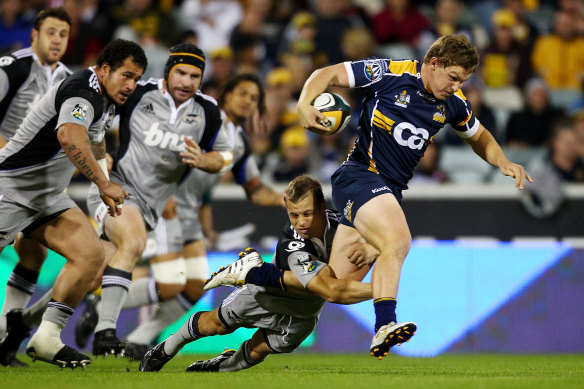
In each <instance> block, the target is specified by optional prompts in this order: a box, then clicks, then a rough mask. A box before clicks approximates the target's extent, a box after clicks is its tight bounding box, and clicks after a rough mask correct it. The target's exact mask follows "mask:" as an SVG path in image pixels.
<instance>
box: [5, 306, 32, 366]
mask: <svg viewBox="0 0 584 389" xmlns="http://www.w3.org/2000/svg"><path fill="white" fill-rule="evenodd" d="M30 331H31V329H30V328H28V327H27V325H26V324H24V321H22V309H12V310H10V311H8V313H7V314H6V336H5V337H4V339H2V341H0V365H2V366H15V364H18V362H20V361H18V359H16V353H17V352H18V349H19V347H20V344H21V343H22V342H23V341H24V340H25V339H26V338H28V337H29V336H30ZM15 361H17V362H15ZM20 363H23V364H24V362H20ZM25 365H26V364H25Z"/></svg>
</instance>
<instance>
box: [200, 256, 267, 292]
mask: <svg viewBox="0 0 584 389" xmlns="http://www.w3.org/2000/svg"><path fill="white" fill-rule="evenodd" d="M262 263H263V260H262V257H261V256H260V254H259V253H258V252H257V251H256V250H254V249H253V248H251V247H248V248H247V249H245V250H244V251H242V252H240V253H239V258H238V259H237V261H235V262H233V263H232V264H231V265H228V266H226V267H222V268H221V269H219V271H217V272H215V273H213V274H211V278H209V279H208V280H206V281H205V286H204V287H203V289H204V290H210V289H213V288H216V287H218V286H221V285H225V286H235V287H239V286H243V285H245V276H246V275H247V273H248V272H249V270H250V269H251V268H253V267H257V266H261V264H262Z"/></svg>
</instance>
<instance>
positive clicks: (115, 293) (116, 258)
mask: <svg viewBox="0 0 584 389" xmlns="http://www.w3.org/2000/svg"><path fill="white" fill-rule="evenodd" d="M104 231H105V233H106V235H107V237H108V238H109V239H110V241H111V242H112V243H113V244H114V245H115V246H116V251H115V252H114V253H113V255H112V257H111V258H109V259H108V266H107V267H106V268H105V270H104V274H103V280H102V292H101V297H102V301H101V308H100V314H99V321H98V323H97V326H96V328H95V338H94V340H93V350H92V352H93V354H95V355H104V356H106V355H108V354H110V353H111V354H116V355H122V354H123V352H124V347H125V344H124V343H123V342H122V341H121V340H119V338H118V337H117V335H116V325H117V321H118V317H119V315H120V311H121V309H122V306H123V305H124V302H125V300H126V296H127V294H128V290H129V288H130V285H131V282H132V271H133V270H134V267H135V266H136V263H137V262H138V260H139V259H140V257H141V255H142V252H143V251H144V247H145V246H146V239H147V236H146V226H145V224H144V219H143V218H142V215H141V214H140V211H139V210H138V209H137V208H136V207H134V206H132V205H131V204H127V205H125V206H124V210H123V213H122V215H120V216H117V217H111V216H108V217H107V218H106V219H105V223H104Z"/></svg>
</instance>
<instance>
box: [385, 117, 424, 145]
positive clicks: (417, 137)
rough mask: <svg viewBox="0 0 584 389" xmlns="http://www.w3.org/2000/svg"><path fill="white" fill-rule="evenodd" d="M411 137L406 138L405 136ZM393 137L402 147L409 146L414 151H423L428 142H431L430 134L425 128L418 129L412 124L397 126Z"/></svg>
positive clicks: (404, 123) (406, 123) (403, 123)
mask: <svg viewBox="0 0 584 389" xmlns="http://www.w3.org/2000/svg"><path fill="white" fill-rule="evenodd" d="M406 134H407V135H409V136H408V137H404V135H406ZM393 137H394V138H395V140H396V141H397V143H398V144H399V145H401V146H407V147H409V148H410V149H413V150H421V149H422V147H424V144H425V143H426V142H429V141H430V139H429V138H430V133H428V130H426V129H424V128H419V127H418V128H416V126H414V125H413V124H412V123H408V122H402V123H400V124H398V125H397V126H395V128H394V130H393Z"/></svg>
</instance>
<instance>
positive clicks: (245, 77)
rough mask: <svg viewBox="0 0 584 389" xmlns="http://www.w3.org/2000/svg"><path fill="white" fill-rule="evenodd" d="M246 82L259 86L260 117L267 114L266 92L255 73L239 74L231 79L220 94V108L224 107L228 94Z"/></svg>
mask: <svg viewBox="0 0 584 389" xmlns="http://www.w3.org/2000/svg"><path fill="white" fill-rule="evenodd" d="M244 81H250V82H253V83H254V84H256V85H257V86H258V89H259V91H260V96H259V101H258V111H259V112H260V115H263V114H264V113H265V112H266V92H265V91H264V86H263V85H262V82H261V81H260V78H259V77H258V76H257V75H255V74H253V73H242V74H238V75H237V76H234V77H231V78H230V79H229V80H227V82H225V84H223V87H222V88H221V91H220V92H219V98H218V99H217V101H218V103H219V106H220V107H223V104H225V98H226V96H227V94H228V93H230V92H232V91H233V90H234V89H235V88H236V87H237V86H238V85H239V84H241V83H242V82H244Z"/></svg>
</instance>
